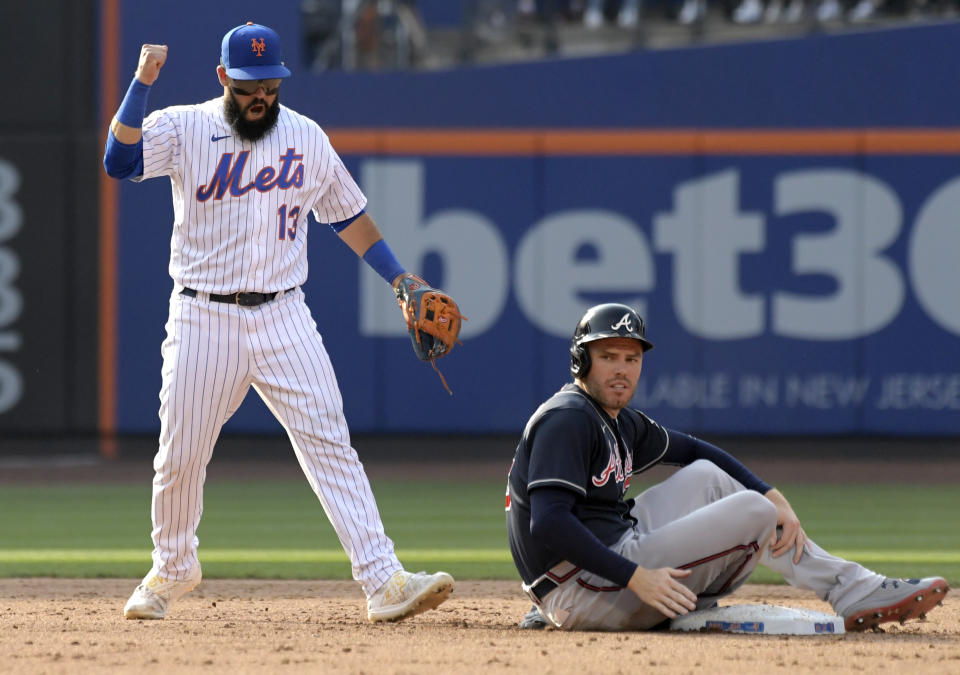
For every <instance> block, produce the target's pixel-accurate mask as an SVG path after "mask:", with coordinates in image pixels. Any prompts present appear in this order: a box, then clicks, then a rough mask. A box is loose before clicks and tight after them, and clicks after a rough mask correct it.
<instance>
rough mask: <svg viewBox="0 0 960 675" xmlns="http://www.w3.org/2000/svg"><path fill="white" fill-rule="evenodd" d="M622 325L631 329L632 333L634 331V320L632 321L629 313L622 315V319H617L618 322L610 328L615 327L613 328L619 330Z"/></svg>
mask: <svg viewBox="0 0 960 675" xmlns="http://www.w3.org/2000/svg"><path fill="white" fill-rule="evenodd" d="M620 326H623V327H624V328H626V329H627V330H628V331H630V332H631V333H632V332H633V325H632V322H631V321H630V315H629V314H624V315H623V316H621V317H620V320H619V321H617V322H616V323H615V324H613V325H612V326H610V328H611V329H613V330H617V329H618V328H620Z"/></svg>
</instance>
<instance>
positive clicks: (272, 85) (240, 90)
mask: <svg viewBox="0 0 960 675" xmlns="http://www.w3.org/2000/svg"><path fill="white" fill-rule="evenodd" d="M282 81H283V80H281V79H280V78H279V77H276V78H273V79H270V80H233V79H231V80H230V91H232V92H233V93H234V94H237V95H238V96H253V95H254V94H256V93H257V91H259V90H260V89H263V93H264V94H265V95H267V96H273V95H274V94H276V93H277V92H278V91H280V83H281V82H282Z"/></svg>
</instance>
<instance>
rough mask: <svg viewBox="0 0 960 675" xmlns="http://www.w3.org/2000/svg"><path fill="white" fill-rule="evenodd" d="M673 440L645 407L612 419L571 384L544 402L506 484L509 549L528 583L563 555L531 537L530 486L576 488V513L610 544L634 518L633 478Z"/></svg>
mask: <svg viewBox="0 0 960 675" xmlns="http://www.w3.org/2000/svg"><path fill="white" fill-rule="evenodd" d="M668 445H669V438H668V435H667V431H666V430H665V429H664V428H663V427H661V426H660V425H659V424H657V423H656V422H654V421H653V420H651V419H650V418H649V417H647V416H646V415H644V414H643V413H641V412H639V411H637V410H633V409H630V408H624V409H623V410H621V411H620V414H619V415H617V417H616V418H615V419H611V418H610V416H609V415H607V414H606V412H604V411H603V409H602V408H601V407H600V405H599V404H597V403H596V402H595V401H594V400H593V399H592V398H590V397H589V396H588V395H587V394H586V393H584V391H583V390H582V389H580V388H579V387H577V386H576V385H574V384H568V385H566V386H565V387H563V388H562V389H561V390H560V391H558V392H557V393H556V394H554V395H553V396H552V397H551V398H550V399H548V400H547V401H546V402H544V403H543V405H541V406H540V407H539V408H538V409H537V411H536V412H535V413H534V414H533V416H532V417H531V418H530V421H529V422H527V426H526V428H525V429H524V432H523V437H522V439H521V440H520V443H519V445H518V446H517V451H516V454H515V456H514V459H513V465H512V466H511V467H510V475H509V478H508V482H507V504H506V506H507V533H508V536H509V538H510V552H511V553H512V554H513V560H514V562H515V563H516V566H517V569H518V570H519V571H520V576H521V577H522V578H523V580H524V582H525V583H531V582H532V581H533V580H534V579H536V578H537V577H539V576H540V575H541V574H543V573H544V572H546V571H547V570H548V569H550V568H551V567H552V566H554V565H555V564H557V563H558V562H560V560H561V558H559V557H558V556H557V555H556V554H555V553H553V552H552V551H551V550H550V549H549V548H547V547H545V546H543V545H542V544H540V543H538V542H537V541H536V540H534V539H533V537H531V536H530V499H529V493H530V491H531V490H536V489H537V488H538V487H558V488H564V489H567V490H570V491H572V492H575V493H576V494H577V495H578V497H579V498H578V499H577V502H576V504H575V506H574V510H573V514H574V516H576V518H577V519H578V520H579V521H580V522H582V523H583V524H584V525H585V526H586V527H587V529H589V530H590V531H591V532H592V533H593V534H594V535H596V537H597V538H598V539H599V540H600V541H601V542H603V543H604V544H605V545H607V546H610V545H612V544H614V543H616V541H617V540H618V539H619V538H620V537H621V536H622V535H623V533H624V532H625V531H626V530H627V529H628V528H631V527H633V526H634V525H635V524H636V521H635V520H634V519H633V518H632V517H631V516H630V508H631V506H632V500H627V499H624V496H625V494H626V492H627V489H628V488H629V487H630V476H631V475H633V474H636V473H640V472H641V471H644V470H646V469H648V468H650V467H651V466H653V465H655V464H657V463H658V462H660V461H661V460H662V459H663V458H664V455H665V454H666V452H667V447H668Z"/></svg>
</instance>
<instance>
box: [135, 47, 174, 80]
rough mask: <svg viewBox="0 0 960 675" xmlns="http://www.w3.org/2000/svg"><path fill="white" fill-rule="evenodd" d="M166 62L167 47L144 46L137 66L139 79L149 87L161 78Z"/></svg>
mask: <svg viewBox="0 0 960 675" xmlns="http://www.w3.org/2000/svg"><path fill="white" fill-rule="evenodd" d="M166 62H167V45H143V47H141V48H140V63H139V64H137V79H138V80H140V81H141V82H142V83H143V84H145V85H147V86H148V87H149V86H150V85H152V84H153V83H154V82H156V81H157V78H158V77H160V69H161V68H162V67H163V64H164V63H166Z"/></svg>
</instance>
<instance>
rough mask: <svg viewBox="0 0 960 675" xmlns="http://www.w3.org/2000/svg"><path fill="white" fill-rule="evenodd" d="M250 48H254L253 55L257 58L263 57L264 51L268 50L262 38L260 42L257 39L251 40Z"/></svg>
mask: <svg viewBox="0 0 960 675" xmlns="http://www.w3.org/2000/svg"><path fill="white" fill-rule="evenodd" d="M250 47H252V48H253V53H254V54H256V55H257V56H263V50H264V49H266V48H267V46H266V45H265V44H263V38H260V39H259V40H258V39H257V38H253V39H252V40H250Z"/></svg>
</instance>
